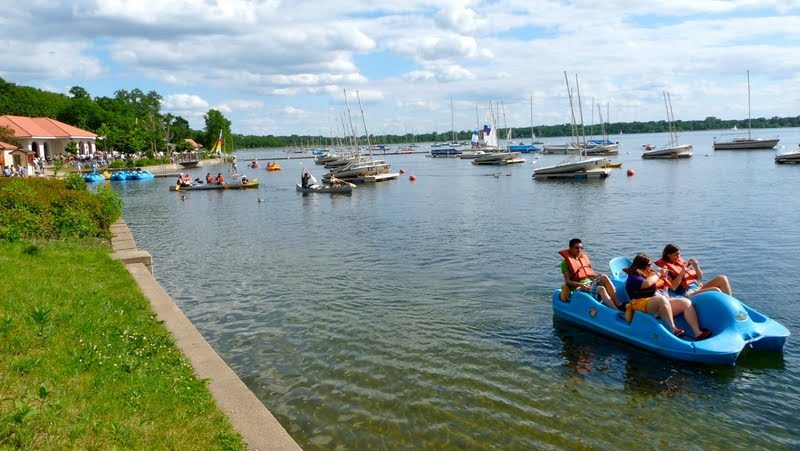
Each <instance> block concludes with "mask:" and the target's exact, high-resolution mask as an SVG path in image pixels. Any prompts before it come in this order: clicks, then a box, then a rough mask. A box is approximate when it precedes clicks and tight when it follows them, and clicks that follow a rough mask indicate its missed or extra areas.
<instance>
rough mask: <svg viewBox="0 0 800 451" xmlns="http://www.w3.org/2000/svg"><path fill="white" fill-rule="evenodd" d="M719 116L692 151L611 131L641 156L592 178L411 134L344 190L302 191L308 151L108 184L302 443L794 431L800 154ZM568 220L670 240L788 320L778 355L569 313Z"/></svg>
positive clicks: (588, 228) (610, 444)
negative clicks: (563, 297) (661, 151)
mask: <svg viewBox="0 0 800 451" xmlns="http://www.w3.org/2000/svg"><path fill="white" fill-rule="evenodd" d="M758 134H759V135H762V136H769V135H772V134H780V136H781V139H782V141H781V144H783V145H785V146H786V148H787V149H793V148H795V147H796V146H797V143H798V142H800V129H782V130H770V131H759V133H758ZM714 135H715V133H711V132H695V133H685V134H682V135H681V138H680V141H681V143H691V144H694V146H695V155H694V157H693V158H691V159H688V160H681V161H655V160H649V161H643V160H642V159H641V158H640V155H641V146H642V145H643V144H647V143H652V144H655V145H660V144H663V143H664V142H666V140H667V138H666V135H665V134H651V135H625V136H618V137H615V138H616V139H618V140H619V141H620V142H621V143H622V147H621V152H620V155H619V157H617V158H615V159H616V160H618V161H622V162H623V168H622V169H618V170H614V172H613V174H612V176H611V177H609V178H608V179H605V180H597V181H589V182H586V181H583V182H576V181H540V180H533V179H532V178H531V175H532V171H533V167H534V166H533V165H532V164H531V159H532V158H533V157H532V156H531V155H527V156H526V160H527V161H526V163H525V164H523V165H516V166H512V167H500V168H497V167H475V166H472V165H471V164H470V162H469V161H466V160H457V159H430V158H425V157H424V156H423V155H400V156H386V157H385V158H386V159H387V160H389V162H390V163H392V165H393V169H394V170H399V169H401V168H403V169H405V170H406V171H407V173H406V174H404V175H402V176H401V178H400V179H399V180H395V181H390V182H385V183H380V184H377V185H373V186H369V185H367V186H359V187H358V188H357V189H356V190H355V191H354V193H353V194H352V195H350V196H346V195H345V196H342V195H338V196H331V195H303V194H299V193H297V192H295V188H294V184H295V183H296V182H297V181H298V180H299V175H300V161H297V160H288V161H281V162H280V164H281V165H282V166H283V171H282V172H279V173H267V172H265V171H264V170H263V167H264V164H263V162H262V169H260V170H258V171H256V170H250V169H245V170H243V171H242V172H244V173H247V174H249V175H250V176H251V178H252V177H254V176H257V177H258V178H259V180H260V181H261V187H260V188H259V189H258V190H245V191H219V192H216V191H215V192H198V191H195V192H187V193H185V194H183V195H182V194H181V193H174V192H169V191H168V186H169V185H171V184H172V183H174V181H173V180H172V179H171V178H170V179H157V180H153V181H149V182H126V183H120V184H115V185H114V186H116V187H118V188H119V189H120V191H121V192H122V194H123V198H124V201H125V209H124V216H125V220H126V221H127V222H128V224H129V226H130V228H131V230H132V232H133V235H134V238H135V239H136V241H137V243H138V246H139V248H140V249H146V250H148V251H149V252H150V253H151V254H152V255H153V261H154V270H155V275H156V277H157V278H158V279H159V281H160V282H161V284H162V285H164V287H165V288H166V290H167V291H168V292H169V293H170V295H172V297H173V298H174V299H175V300H176V302H177V303H178V304H179V305H180V307H181V308H182V309H183V311H184V312H185V313H186V315H187V316H188V317H189V318H190V319H191V320H192V322H193V323H194V324H195V325H196V326H197V328H198V329H199V330H200V332H201V333H202V334H203V336H204V337H205V338H206V339H207V340H208V341H209V343H211V345H212V346H213V347H214V348H215V349H216V350H217V352H219V354H220V355H221V356H222V357H223V358H224V359H225V361H226V362H228V364H229V365H230V366H231V367H232V368H233V369H234V370H235V371H236V372H237V374H238V375H239V376H240V377H241V378H242V380H244V382H245V383H246V384H247V386H248V387H250V389H252V390H253V392H254V393H255V394H256V395H257V396H258V397H259V398H260V399H261V400H262V401H263V402H264V404H265V405H266V406H267V407H268V408H269V410H270V411H271V412H272V413H273V414H275V416H276V417H277V418H278V420H279V421H280V422H281V424H282V425H283V426H284V427H285V428H286V429H287V430H288V431H289V433H290V434H291V435H292V436H293V437H294V439H295V440H296V441H297V442H298V443H299V444H300V445H301V446H302V447H303V448H307V449H316V448H321V449H330V448H389V449H397V448H423V447H424V448H493V447H499V448H517V449H530V448H562V447H565V448H576V447H593V448H594V447H596V448H618V447H622V448H641V447H653V448H655V447H659V448H661V447H667V446H670V447H672V446H675V447H679V448H687V447H689V448H691V447H704V448H707V447H728V446H735V447H743V446H747V447H754V448H770V449H781V448H797V447H800V432H798V416H800V408H799V407H798V405H800V377H799V376H800V375H799V373H798V365H800V352H798V348H797V346H796V343H797V334H798V333H800V294H798V289H797V288H796V287H795V286H794V283H793V280H794V279H795V278H796V277H798V275H797V268H798V267H800V255H798V244H800V227H798V225H797V220H798V218H799V217H800V216H798V213H797V211H798V207H799V206H800V199H798V197H797V195H798V193H799V192H800V165H798V166H794V165H775V164H774V162H773V156H774V155H775V153H776V151H770V150H759V151H718V152H714V151H713V150H712V147H711V143H712V137H713V136H714ZM549 141H551V142H554V143H555V142H559V141H560V142H563V141H564V140H563V139H560V140H558V139H552V140H549ZM272 155H278V154H277V153H275V152H274V151H268V150H259V151H250V150H246V151H240V152H238V156H239V159H240V161H241V163H240V166H245V164H244V163H245V162H246V161H249V159H251V158H253V157H258V158H269V157H270V156H272ZM280 155H284V154H282V153H280ZM561 159H563V156H543V157H541V159H540V160H539V163H538V164H542V165H548V164H552V163H556V162H558V161H560V160H561ZM302 161H304V162H305V164H306V165H307V166H308V167H310V168H311V169H312V170H313V171H315V174H316V175H317V176H318V177H319V176H320V175H321V174H322V172H323V170H322V169H321V168H320V167H318V166H315V165H314V164H313V162H311V161H310V160H302ZM628 168H630V169H633V170H634V171H635V175H634V176H633V177H626V175H625V170H626V169H628ZM210 170H211V172H212V173H216V172H217V171H225V170H226V167H223V166H220V167H219V168H216V167H215V168H210ZM205 172H206V170H205V169H202V168H199V169H196V170H194V171H193V175H194V176H204V175H205ZM411 174H414V175H416V176H417V180H416V182H410V181H409V179H408V176H409V175H411ZM183 196H185V198H184V197H183ZM258 198H261V199H263V202H258ZM573 237H580V238H581V239H582V240H583V241H584V244H585V246H586V250H587V252H588V253H589V255H590V256H591V257H592V260H593V262H594V263H595V266H596V267H599V269H601V270H602V271H607V268H608V265H607V262H608V260H609V259H611V258H612V257H615V256H618V255H624V256H629V257H632V256H633V255H634V254H635V253H637V252H647V253H649V254H650V255H652V256H658V255H660V253H661V249H662V248H663V246H664V244H665V243H668V242H676V243H678V244H679V245H680V246H681V247H682V248H683V251H684V252H683V254H684V255H685V256H686V257H696V258H697V259H699V260H700V262H701V264H702V266H703V269H704V271H705V273H706V275H707V278H708V277H710V276H714V275H716V274H720V273H724V274H727V275H728V277H729V278H730V279H731V282H732V284H733V287H734V291H735V294H736V295H737V297H739V298H740V299H741V300H743V301H744V302H745V303H747V304H749V305H750V306H751V307H753V308H755V309H757V310H759V311H761V312H763V313H765V314H767V315H769V316H771V317H772V318H774V319H776V320H778V321H779V322H781V323H782V324H783V325H785V326H786V327H788V328H789V330H790V331H791V332H792V333H793V334H794V336H793V337H790V340H789V342H788V344H787V346H786V350H785V352H784V354H783V356H780V355H775V354H766V355H758V354H746V355H744V356H743V357H742V358H741V359H740V361H739V362H738V363H737V365H736V366H735V367H733V368H727V367H725V368H720V367H702V366H694V365H687V364H683V363H677V362H672V361H668V360H664V359H662V358H660V357H658V356H655V355H653V354H650V353H648V352H645V351H641V350H638V349H635V348H631V347H629V346H627V345H625V344H623V343H620V342H616V341H614V340H610V339H607V338H604V337H601V336H598V335H595V334H593V333H591V332H587V331H584V330H581V329H579V328H576V327H573V326H571V325H569V324H565V323H563V322H561V321H558V320H555V319H554V318H553V313H552V307H551V304H550V296H551V293H552V291H553V290H554V289H556V288H558V286H559V284H560V281H561V280H562V279H561V275H560V272H559V269H558V265H559V262H560V260H561V257H560V256H559V255H558V253H557V252H558V251H559V250H561V249H563V248H565V247H566V245H567V241H568V240H569V239H570V238H573ZM701 320H702V319H701Z"/></svg>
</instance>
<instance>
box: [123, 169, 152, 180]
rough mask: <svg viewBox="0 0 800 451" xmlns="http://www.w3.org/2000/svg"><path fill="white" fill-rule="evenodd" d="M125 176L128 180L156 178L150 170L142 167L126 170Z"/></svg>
mask: <svg viewBox="0 0 800 451" xmlns="http://www.w3.org/2000/svg"><path fill="white" fill-rule="evenodd" d="M125 176H126V178H127V179H128V180H150V179H154V178H156V176H155V174H153V173H152V172H150V171H147V170H142V169H140V170H138V171H132V172H128V173H127V174H126V175H125Z"/></svg>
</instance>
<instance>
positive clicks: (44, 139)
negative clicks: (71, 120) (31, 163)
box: [0, 116, 97, 159]
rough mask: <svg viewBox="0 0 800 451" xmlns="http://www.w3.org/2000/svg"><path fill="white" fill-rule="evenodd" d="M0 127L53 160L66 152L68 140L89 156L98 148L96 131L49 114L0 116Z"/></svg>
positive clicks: (24, 145)
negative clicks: (74, 125)
mask: <svg viewBox="0 0 800 451" xmlns="http://www.w3.org/2000/svg"><path fill="white" fill-rule="evenodd" d="M0 126H4V127H8V128H10V129H11V130H12V131H13V132H14V141H17V142H19V143H20V144H21V147H22V149H24V150H28V151H31V152H34V153H35V154H36V155H37V156H38V157H40V158H42V157H45V158H47V159H52V158H53V157H54V156H56V155H58V154H65V153H67V150H66V148H67V144H68V143H69V142H70V141H75V144H77V146H78V153H79V154H82V155H90V154H94V153H95V152H96V151H97V147H96V146H95V140H96V139H97V135H96V134H94V133H92V132H90V131H86V130H81V129H80V128H78V127H73V126H71V125H69V124H65V123H63V122H60V121H57V120H55V119H50V118H49V117H24V116H0Z"/></svg>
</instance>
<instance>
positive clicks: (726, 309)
mask: <svg viewBox="0 0 800 451" xmlns="http://www.w3.org/2000/svg"><path fill="white" fill-rule="evenodd" d="M625 260H627V259H624V258H616V259H614V260H612V263H611V266H612V276H611V279H612V282H613V283H614V286H615V287H616V288H617V295H618V297H619V298H620V300H621V301H623V302H627V301H628V299H627V295H626V294H625V288H624V286H625V277H626V276H627V275H626V274H625V273H623V272H621V271H619V269H620V268H621V267H622V264H623V262H624V261H625ZM628 262H629V260H628ZM691 299H692V301H693V303H694V306H695V309H696V310H697V316H698V317H699V318H700V324H701V325H702V327H704V328H706V329H709V330H710V331H711V332H712V336H711V337H710V338H707V339H705V340H699V341H697V340H694V339H693V338H691V337H690V335H691V329H690V328H689V325H688V324H687V323H686V321H685V320H684V319H683V316H679V317H678V318H676V319H675V323H676V324H677V326H678V327H680V328H682V329H684V330H686V331H687V335H685V336H683V337H681V338H678V337H676V336H675V335H673V334H672V332H671V331H669V330H667V327H666V326H665V325H664V323H663V322H662V321H660V320H657V319H656V318H655V317H654V316H652V315H648V314H647V313H643V312H635V313H634V315H633V320H632V321H631V322H630V323H628V322H627V321H625V314H624V313H623V312H620V311H618V310H614V309H612V308H609V307H607V306H605V305H604V304H603V303H601V302H599V301H597V300H596V299H594V298H593V297H592V296H590V295H589V294H587V293H584V292H580V291H577V292H573V293H571V295H570V298H569V299H568V300H567V301H562V300H561V290H560V289H559V290H555V291H554V292H553V298H552V303H553V313H554V314H555V316H557V317H559V318H561V319H564V320H567V321H569V322H572V323H574V324H577V325H578V326H582V327H585V328H587V329H590V330H592V331H595V332H598V333H601V334H603V335H607V336H609V337H612V338H615V339H618V340H621V341H624V342H626V343H630V344H632V345H634V346H637V347H640V348H643V349H646V350H648V351H651V352H654V353H656V354H659V355H661V356H664V357H667V358H670V359H674V360H679V361H684V362H693V363H700V364H707V365H729V366H732V365H734V364H735V363H736V360H737V358H738V357H739V355H740V354H741V353H742V351H743V350H744V349H745V348H751V349H752V350H753V351H772V352H782V351H783V347H784V345H785V344H786V340H787V339H788V337H789V330H788V329H786V328H785V327H784V326H783V325H781V324H780V323H778V322H777V321H774V320H772V319H770V318H768V317H767V316H766V315H764V314H762V313H759V312H758V311H756V310H754V309H752V308H750V307H748V306H747V305H745V304H744V303H742V302H741V301H739V300H738V299H736V298H735V297H733V296H728V295H727V294H725V293H720V292H713V291H710V292H704V293H700V294H697V295H695V296H692V298H691Z"/></svg>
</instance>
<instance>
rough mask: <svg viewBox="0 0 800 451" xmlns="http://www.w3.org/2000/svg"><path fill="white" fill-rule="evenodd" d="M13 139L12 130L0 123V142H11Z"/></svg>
mask: <svg viewBox="0 0 800 451" xmlns="http://www.w3.org/2000/svg"><path fill="white" fill-rule="evenodd" d="M13 140H14V130H11V129H10V128H8V127H6V126H3V125H0V142H4V143H8V144H12V143H11V141H13Z"/></svg>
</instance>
